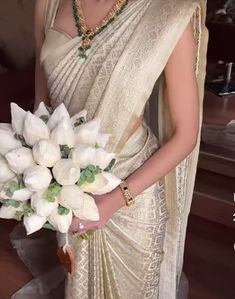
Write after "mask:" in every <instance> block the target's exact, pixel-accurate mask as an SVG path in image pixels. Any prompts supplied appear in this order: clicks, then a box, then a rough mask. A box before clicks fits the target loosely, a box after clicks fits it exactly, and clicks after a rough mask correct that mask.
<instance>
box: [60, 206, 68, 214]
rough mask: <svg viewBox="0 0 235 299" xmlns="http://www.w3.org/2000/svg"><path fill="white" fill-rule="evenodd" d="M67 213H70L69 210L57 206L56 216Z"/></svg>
mask: <svg viewBox="0 0 235 299" xmlns="http://www.w3.org/2000/svg"><path fill="white" fill-rule="evenodd" d="M69 211H70V210H69V209H67V208H65V207H63V206H61V205H59V207H58V214H59V215H68V213H69Z"/></svg>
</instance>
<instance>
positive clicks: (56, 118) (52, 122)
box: [47, 103, 71, 131]
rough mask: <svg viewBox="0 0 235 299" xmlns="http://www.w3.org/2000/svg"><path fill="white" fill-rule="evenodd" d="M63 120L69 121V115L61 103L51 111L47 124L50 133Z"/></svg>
mask: <svg viewBox="0 0 235 299" xmlns="http://www.w3.org/2000/svg"><path fill="white" fill-rule="evenodd" d="M63 119H65V120H66V121H70V116H69V113H68V111H67V109H66V107H65V105H64V104H63V103H62V104H60V105H59V106H58V107H57V108H56V109H55V110H54V111H53V113H52V115H51V117H50V119H49V121H48V123H47V125H48V127H49V129H50V130H51V131H52V130H53V129H54V128H55V127H57V126H58V125H59V124H60V123H61V121H62V120H63ZM70 123H71V122H70Z"/></svg>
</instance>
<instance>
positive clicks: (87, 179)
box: [86, 176, 95, 183]
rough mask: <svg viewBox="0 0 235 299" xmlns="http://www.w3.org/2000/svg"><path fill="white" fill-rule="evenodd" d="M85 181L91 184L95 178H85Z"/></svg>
mask: <svg viewBox="0 0 235 299" xmlns="http://www.w3.org/2000/svg"><path fill="white" fill-rule="evenodd" d="M86 181H87V182H88V183H93V182H94V181H95V176H93V177H89V178H86Z"/></svg>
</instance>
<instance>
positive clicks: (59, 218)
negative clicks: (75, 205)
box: [47, 210, 73, 233]
mask: <svg viewBox="0 0 235 299" xmlns="http://www.w3.org/2000/svg"><path fill="white" fill-rule="evenodd" d="M72 218H73V214H72V211H71V210H69V213H68V214H67V215H59V213H58V211H57V210H54V211H53V212H52V213H51V214H50V216H48V218H47V220H48V222H49V223H50V224H51V225H52V226H53V227H54V228H55V229H56V230H58V231H59V232H61V233H67V232H68V230H69V227H70V225H71V223H72Z"/></svg>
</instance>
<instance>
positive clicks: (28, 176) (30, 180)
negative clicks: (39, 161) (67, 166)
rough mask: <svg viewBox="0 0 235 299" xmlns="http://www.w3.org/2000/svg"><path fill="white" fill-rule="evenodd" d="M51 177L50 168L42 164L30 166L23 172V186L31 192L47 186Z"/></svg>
mask: <svg viewBox="0 0 235 299" xmlns="http://www.w3.org/2000/svg"><path fill="white" fill-rule="evenodd" d="M51 179H52V175H51V173H50V170H49V169H48V168H46V167H44V166H40V165H36V166H31V167H29V168H27V169H26V170H25V172H24V183H25V186H26V187H27V188H28V189H29V190H31V191H33V192H37V191H40V190H42V189H46V188H48V186H49V185H50V182H51Z"/></svg>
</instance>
